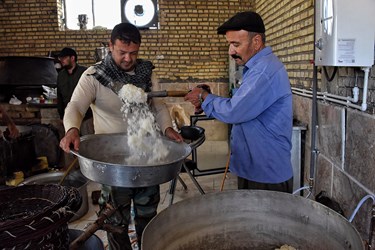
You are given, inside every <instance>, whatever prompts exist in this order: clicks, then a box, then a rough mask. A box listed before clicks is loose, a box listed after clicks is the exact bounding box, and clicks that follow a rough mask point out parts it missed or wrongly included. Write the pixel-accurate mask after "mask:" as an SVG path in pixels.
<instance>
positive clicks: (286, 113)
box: [202, 47, 293, 184]
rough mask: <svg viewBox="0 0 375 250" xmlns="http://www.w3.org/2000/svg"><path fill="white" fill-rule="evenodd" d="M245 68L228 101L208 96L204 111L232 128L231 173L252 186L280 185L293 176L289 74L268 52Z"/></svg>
mask: <svg viewBox="0 0 375 250" xmlns="http://www.w3.org/2000/svg"><path fill="white" fill-rule="evenodd" d="M245 66H246V67H247V68H248V70H247V71H246V72H245V73H244V75H243V79H242V84H241V86H240V87H239V89H238V90H237V91H236V93H235V94H234V95H233V96H232V98H224V97H220V96H216V95H213V94H209V95H208V96H207V97H206V98H205V100H204V102H203V104H202V108H203V110H204V112H205V113H206V115H207V116H208V117H214V118H216V119H217V120H219V121H222V122H225V123H229V124H233V126H232V131H231V141H230V144H231V159H230V171H231V172H233V173H234V174H236V175H237V176H240V177H242V178H245V179H247V180H251V181H256V182H261V183H271V184H276V183H281V182H284V181H286V180H289V179H290V178H291V177H292V176H293V169H292V164H291V148H292V144H291V138H292V130H293V113H292V92H291V88H290V82H289V79H288V74H287V72H286V70H285V68H284V65H283V64H282V63H281V62H280V60H279V59H278V58H277V57H276V56H275V55H274V54H273V52H272V50H271V48H270V47H265V48H264V49H262V50H261V51H260V52H258V53H257V54H256V55H254V56H253V57H252V58H251V59H250V60H249V61H248V62H247V63H246V65H245Z"/></svg>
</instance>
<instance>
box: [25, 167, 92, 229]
mask: <svg viewBox="0 0 375 250" xmlns="http://www.w3.org/2000/svg"><path fill="white" fill-rule="evenodd" d="M63 176H64V173H63V172H49V173H43V174H38V175H34V176H31V177H29V178H26V179H25V180H24V181H23V182H22V183H21V185H30V184H58V183H59V182H60V180H61V179H62V178H63ZM88 183H89V180H87V179H86V178H85V177H84V176H83V175H82V174H81V172H80V171H71V172H70V173H69V174H68V176H66V178H65V180H64V182H63V183H62V185H63V186H69V187H75V188H77V189H78V191H79V194H80V195H81V198H82V204H81V207H80V208H79V209H78V211H77V212H76V213H75V214H74V216H73V217H72V218H71V219H70V222H72V221H75V220H77V219H79V218H81V217H82V216H83V215H85V214H86V213H87V211H88V209H89V204H88V195H87V184H88Z"/></svg>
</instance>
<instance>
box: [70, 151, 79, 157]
mask: <svg viewBox="0 0 375 250" xmlns="http://www.w3.org/2000/svg"><path fill="white" fill-rule="evenodd" d="M69 153H71V154H73V155H75V156H77V157H81V155H80V154H79V153H78V152H77V151H75V150H74V149H70V151H69Z"/></svg>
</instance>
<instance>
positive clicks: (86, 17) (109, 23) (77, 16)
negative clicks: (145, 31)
mask: <svg viewBox="0 0 375 250" xmlns="http://www.w3.org/2000/svg"><path fill="white" fill-rule="evenodd" d="M63 6H64V8H65V11H64V13H65V25H66V28H67V29H71V30H79V29H102V28H105V29H112V28H113V27H114V26H115V25H116V24H118V23H121V22H130V23H133V24H134V25H136V26H138V27H140V28H142V27H143V28H157V27H158V18H157V1H156V0H137V1H133V0H64V1H63ZM121 6H123V7H121ZM125 7H126V8H127V9H125ZM129 8H131V9H129ZM133 12H134V13H133ZM150 12H152V14H150ZM150 15H151V16H150ZM129 16H132V18H130V19H131V20H130V19H128V18H127V17H129ZM133 16H134V18H133ZM143 20H147V21H146V22H142V21H143Z"/></svg>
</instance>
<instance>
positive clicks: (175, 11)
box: [0, 0, 254, 82]
mask: <svg viewBox="0 0 375 250" xmlns="http://www.w3.org/2000/svg"><path fill="white" fill-rule="evenodd" d="M253 2H254V1H242V0H227V1H213V0H208V1H206V0H201V1H178V0H159V8H160V13H159V20H160V29H158V30H143V31H142V36H143V44H142V51H141V55H140V56H141V57H142V58H145V59H149V60H151V61H153V62H154V64H155V66H156V70H155V73H156V74H157V76H158V78H159V79H160V80H161V81H164V82H170V81H174V82H182V81H207V80H213V81H216V80H222V79H224V80H226V79H228V56H227V45H226V42H225V38H224V36H219V35H217V34H216V28H217V27H218V26H219V25H220V24H221V23H222V22H224V21H225V20H226V19H228V18H229V17H230V16H232V15H233V14H234V13H236V12H238V11H240V10H247V9H252V6H253V5H254V4H253ZM59 6H60V1H59V0H38V1H37V0H28V1H26V0H17V1H15V0H3V1H1V2H0V56H46V55H47V54H48V52H49V51H59V50H60V49H61V48H63V47H65V46H72V47H74V48H76V49H77V51H78V57H79V62H80V63H81V64H84V65H91V64H93V63H94V51H95V48H96V47H99V46H101V43H100V42H107V41H108V39H109V35H110V30H95V31H94V30H85V31H77V30H65V31H60V28H59V26H61V25H60V24H59V18H58V15H59V14H58V13H61V10H60V8H59Z"/></svg>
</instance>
